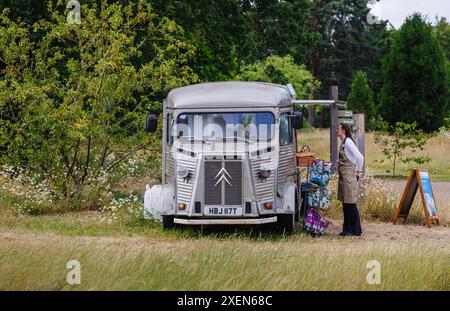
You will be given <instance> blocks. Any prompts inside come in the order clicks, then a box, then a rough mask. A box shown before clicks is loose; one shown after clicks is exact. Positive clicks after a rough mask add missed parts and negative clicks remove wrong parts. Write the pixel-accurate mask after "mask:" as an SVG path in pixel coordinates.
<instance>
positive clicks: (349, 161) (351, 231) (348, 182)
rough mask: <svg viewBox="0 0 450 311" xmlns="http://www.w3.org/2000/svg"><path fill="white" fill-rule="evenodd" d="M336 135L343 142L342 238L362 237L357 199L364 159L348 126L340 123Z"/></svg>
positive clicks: (340, 163)
mask: <svg viewBox="0 0 450 311" xmlns="http://www.w3.org/2000/svg"><path fill="white" fill-rule="evenodd" d="M336 135H337V136H338V137H339V138H340V139H341V140H342V145H341V147H340V149H339V164H338V173H339V183H338V200H339V201H341V202H342V203H343V209H344V225H343V226H342V232H341V233H339V235H341V236H355V235H356V236H360V235H361V233H362V229H361V221H360V219H359V212H358V207H357V206H356V199H357V198H358V182H357V178H358V176H360V174H361V173H362V168H363V163H364V157H363V156H362V154H361V153H360V152H359V150H358V149H357V148H356V144H355V141H354V139H353V137H352V133H351V131H350V127H349V126H348V124H343V123H340V124H339V125H338V127H337V129H336Z"/></svg>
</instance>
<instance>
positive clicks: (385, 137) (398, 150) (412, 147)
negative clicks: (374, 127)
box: [375, 120, 430, 176]
mask: <svg viewBox="0 0 450 311" xmlns="http://www.w3.org/2000/svg"><path fill="white" fill-rule="evenodd" d="M378 129H379V130H380V131H379V132H377V133H376V134H375V143H377V144H378V145H379V146H380V148H381V151H382V153H383V155H384V157H385V158H384V159H383V160H381V162H383V161H385V160H388V161H390V162H391V163H392V175H393V176H395V172H396V164H397V161H398V160H399V161H401V162H402V163H403V164H407V163H411V162H413V163H417V164H419V165H420V164H425V163H427V162H429V161H430V158H428V157H423V156H420V155H416V154H418V152H420V151H422V150H424V148H425V144H426V143H427V139H428V135H427V134H425V133H424V132H423V131H422V130H420V129H418V128H417V123H415V122H413V123H411V124H406V123H403V122H397V123H396V125H395V127H391V126H389V125H388V124H387V123H386V122H383V121H382V120H381V121H379V128H378ZM407 150H408V151H410V152H411V153H412V154H413V155H414V156H406V155H405V151H407Z"/></svg>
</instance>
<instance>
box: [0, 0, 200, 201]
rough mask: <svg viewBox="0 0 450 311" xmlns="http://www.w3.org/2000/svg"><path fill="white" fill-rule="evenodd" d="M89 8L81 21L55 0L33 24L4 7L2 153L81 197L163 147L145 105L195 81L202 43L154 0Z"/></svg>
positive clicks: (0, 29)
mask: <svg viewBox="0 0 450 311" xmlns="http://www.w3.org/2000/svg"><path fill="white" fill-rule="evenodd" d="M82 10H83V15H82V23H81V25H71V24H68V23H67V22H66V16H65V14H61V13H59V12H58V11H57V10H56V9H54V8H52V7H51V6H50V13H51V19H49V20H40V21H38V22H36V23H35V24H33V26H32V27H29V26H28V25H26V24H24V23H22V22H16V21H14V20H12V19H10V17H9V16H8V13H9V12H8V10H4V11H3V12H2V14H1V15H0V64H1V67H0V68H1V73H0V75H1V80H0V115H1V119H0V151H1V154H0V163H7V164H10V165H11V164H12V165H13V166H15V167H23V168H25V169H26V170H30V171H33V172H35V173H37V174H38V175H39V176H40V178H41V179H46V180H48V181H49V183H50V185H51V188H52V191H53V193H54V194H55V196H61V197H62V198H65V199H68V200H74V201H77V202H78V201H80V198H79V196H80V195H82V194H83V193H84V191H85V190H86V189H90V191H91V192H93V193H95V192H96V190H95V189H97V188H98V187H100V186H104V185H107V184H108V181H111V179H113V178H114V176H116V175H115V173H120V172H121V170H122V171H129V167H127V166H126V165H127V163H128V159H130V158H133V157H138V158H140V159H144V158H146V157H147V154H149V153H150V154H155V153H159V138H158V136H156V135H149V136H144V135H143V133H142V128H143V124H142V121H143V120H144V115H145V112H146V111H149V110H154V111H158V110H160V109H161V104H160V99H161V97H162V96H163V95H162V94H164V93H167V91H168V90H169V89H172V88H175V87H179V86H182V85H186V84H190V83H192V82H195V81H197V77H196V75H195V74H194V73H193V72H192V70H191V69H190V68H189V67H188V66H187V62H188V60H189V59H190V58H191V57H192V56H193V55H194V52H195V49H194V47H193V46H192V45H190V44H188V43H186V42H183V41H182V40H180V37H182V35H183V30H182V29H181V28H180V27H179V26H178V25H177V24H176V23H175V22H173V21H171V20H169V19H167V18H160V17H158V16H157V15H156V14H155V13H154V12H153V10H152V8H151V6H150V5H149V4H147V3H145V2H144V1H138V2H137V3H135V4H128V5H124V6H122V5H119V4H108V3H107V2H102V4H101V6H99V7H97V6H96V5H93V6H91V7H88V6H84V7H83V9H82ZM32 34H34V35H35V36H36V37H38V40H35V41H31V40H30V36H31V35H32ZM149 148H150V149H149Z"/></svg>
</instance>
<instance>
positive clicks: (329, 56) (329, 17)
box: [307, 0, 388, 126]
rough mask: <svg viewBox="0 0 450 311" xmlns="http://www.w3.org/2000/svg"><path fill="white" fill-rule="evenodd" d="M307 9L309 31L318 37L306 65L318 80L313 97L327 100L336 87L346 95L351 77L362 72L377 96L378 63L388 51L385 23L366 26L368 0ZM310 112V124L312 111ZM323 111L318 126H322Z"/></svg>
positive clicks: (321, 1) (321, 2)
mask: <svg viewBox="0 0 450 311" xmlns="http://www.w3.org/2000/svg"><path fill="white" fill-rule="evenodd" d="M311 2H312V5H311V9H310V19H309V20H310V30H311V31H312V32H313V33H315V34H316V35H317V38H316V40H315V41H314V45H313V49H310V57H309V61H308V63H307V66H308V68H310V69H311V72H312V74H313V76H314V77H315V78H316V79H318V80H319V81H321V83H322V84H321V88H320V89H319V90H318V92H317V94H315V96H314V97H318V98H328V97H329V88H330V86H332V85H338V86H339V94H340V96H342V97H343V98H346V97H347V96H348V93H349V91H350V86H351V83H352V80H351V79H352V76H353V74H354V72H355V71H356V70H364V71H365V72H366V73H367V75H368V79H369V81H370V84H371V85H372V86H373V87H374V91H375V92H376V93H378V90H379V85H380V82H379V81H380V80H381V77H380V76H381V75H380V71H381V70H380V68H381V64H380V60H381V58H382V56H383V55H384V54H385V53H386V51H387V44H386V43H387V37H388V32H387V31H386V22H382V23H380V24H369V23H368V22H367V14H368V13H369V8H368V6H367V4H368V1H367V0H357V1H347V0H332V1H328V0H313V1H311ZM312 109H313V108H311V109H310V111H309V116H310V122H313V121H314V119H315V117H314V115H315V114H314V111H313V110H312ZM326 112H327V110H326V109H325V110H322V114H321V120H320V123H321V126H325V120H326V118H325V113H326Z"/></svg>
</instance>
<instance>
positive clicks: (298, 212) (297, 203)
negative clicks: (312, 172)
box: [295, 190, 300, 222]
mask: <svg viewBox="0 0 450 311" xmlns="http://www.w3.org/2000/svg"><path fill="white" fill-rule="evenodd" d="M295 221H296V222H298V221H300V204H299V202H298V191H297V190H296V191H295Z"/></svg>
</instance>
